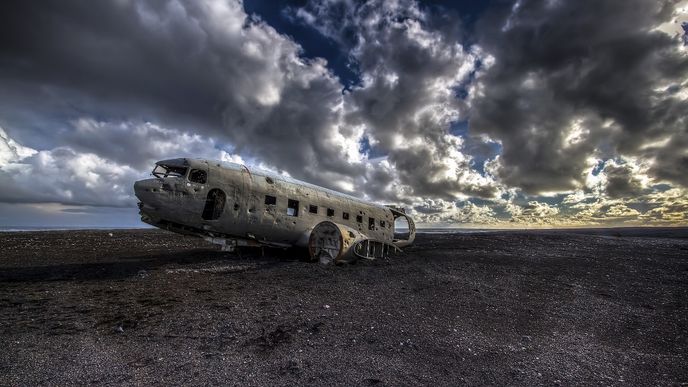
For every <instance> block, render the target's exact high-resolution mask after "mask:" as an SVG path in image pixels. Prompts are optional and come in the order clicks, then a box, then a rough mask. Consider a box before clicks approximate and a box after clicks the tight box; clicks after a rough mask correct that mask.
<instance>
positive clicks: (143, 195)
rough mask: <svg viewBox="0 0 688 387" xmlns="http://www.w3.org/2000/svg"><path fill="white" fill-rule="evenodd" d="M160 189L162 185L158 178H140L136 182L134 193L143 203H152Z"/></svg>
mask: <svg viewBox="0 0 688 387" xmlns="http://www.w3.org/2000/svg"><path fill="white" fill-rule="evenodd" d="M160 189H161V185H160V182H158V180H157V179H146V180H139V181H137V182H135V183H134V194H136V197H137V198H139V200H140V201H141V202H143V203H150V202H151V201H152V200H151V199H153V198H154V197H155V196H156V195H157V193H158V192H160Z"/></svg>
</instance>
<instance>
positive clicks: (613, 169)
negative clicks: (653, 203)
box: [603, 164, 643, 199]
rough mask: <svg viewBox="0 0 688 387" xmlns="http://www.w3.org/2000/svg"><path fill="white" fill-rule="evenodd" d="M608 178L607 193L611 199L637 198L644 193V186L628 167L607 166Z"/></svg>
mask: <svg viewBox="0 0 688 387" xmlns="http://www.w3.org/2000/svg"><path fill="white" fill-rule="evenodd" d="M603 171H604V174H605V175H606V177H607V186H606V190H605V191H606V193H607V195H609V197H611V198H615V199H616V198H623V197H627V198H628V197H636V196H638V195H640V194H641V193H642V190H643V186H642V183H641V182H640V180H639V179H638V178H637V177H636V176H635V175H634V173H633V170H632V169H631V168H630V167H629V166H627V165H611V164H610V165H607V166H605V167H604V170H603Z"/></svg>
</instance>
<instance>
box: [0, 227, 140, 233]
mask: <svg viewBox="0 0 688 387" xmlns="http://www.w3.org/2000/svg"><path fill="white" fill-rule="evenodd" d="M146 228H152V226H138V227H137V226H122V227H116V226H0V232H15V231H74V230H134V229H146Z"/></svg>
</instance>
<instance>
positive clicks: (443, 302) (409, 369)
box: [0, 229, 688, 385]
mask: <svg viewBox="0 0 688 387" xmlns="http://www.w3.org/2000/svg"><path fill="white" fill-rule="evenodd" d="M109 233H112V234H111V235H109ZM605 233H606V235H584V234H580V233H579V234H574V233H568V232H555V233H542V232H508V233H507V232H501V233H490V234H459V235H420V236H419V237H418V239H417V244H416V245H415V246H414V247H412V248H409V249H408V250H407V251H406V252H405V254H404V255H402V256H399V257H396V258H395V259H393V260H388V261H375V262H364V263H359V264H355V265H349V266H343V267H324V266H321V265H319V264H311V263H305V262H300V261H295V260H286V259H284V258H281V259H277V258H275V257H274V256H273V253H270V252H267V253H266V256H265V257H260V256H259V255H252V254H248V255H247V254H246V253H244V255H243V256H242V257H238V256H236V255H232V254H227V253H222V252H218V251H216V249H215V248H214V247H213V246H209V245H206V244H205V243H204V242H202V241H200V240H197V239H192V238H184V237H179V236H177V235H174V234H170V233H166V232H163V231H153V230H138V231H111V232H110V231H65V232H30V233H29V232H25V233H2V234H0V248H1V250H0V383H2V384H3V385H36V384H68V383H78V384H91V383H92V384H98V385H101V384H151V383H155V384H185V385H189V384H203V385H206V384H235V385H294V384H311V385H329V384H344V385H436V384H440V385H456V384H471V385H475V384H519V385H531V384H548V385H552V384H554V385H558V384H562V385H571V384H583V385H591V384H602V385H682V384H683V385H685V384H686V383H688V239H687V238H686V234H688V230H687V229H680V230H678V231H677V230H672V231H670V232H655V233H654V234H647V235H652V237H641V236H639V235H644V232H643V231H642V230H641V231H639V232H638V233H636V234H634V233H628V232H627V233H625V234H624V233H623V232H618V233H617V232H615V233H610V232H605ZM669 234H672V235H671V236H672V237H671V238H668V237H662V236H665V235H669ZM624 235H627V236H624Z"/></svg>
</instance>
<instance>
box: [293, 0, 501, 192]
mask: <svg viewBox="0 0 688 387" xmlns="http://www.w3.org/2000/svg"><path fill="white" fill-rule="evenodd" d="M290 14H291V15H292V17H293V18H295V19H296V20H300V21H301V22H303V23H306V24H308V25H310V26H312V27H313V28H315V29H316V30H318V31H319V32H320V33H322V34H323V35H325V36H327V37H330V38H331V39H333V40H334V41H336V42H337V43H339V44H340V45H341V46H342V48H343V49H344V50H347V51H348V52H349V55H350V57H351V60H352V62H354V63H355V65H356V68H358V69H359V70H360V71H361V74H362V76H361V78H362V83H361V84H360V85H358V86H355V87H353V88H352V90H351V92H350V93H348V94H347V95H346V102H347V108H348V110H347V115H346V122H347V123H348V124H349V125H352V126H362V127H364V128H365V132H366V135H367V136H369V137H370V138H372V139H374V140H375V146H376V149H377V150H378V151H379V152H381V153H383V154H385V155H387V156H388V157H389V158H388V160H389V162H390V163H391V164H392V166H393V167H394V169H395V171H397V172H398V176H399V179H400V182H401V183H402V184H404V185H405V186H407V187H410V188H411V192H412V194H413V195H415V196H418V197H426V196H429V197H440V198H444V199H447V200H451V199H452V198H454V197H455V196H456V195H457V194H460V193H464V194H469V195H479V196H483V197H490V196H494V195H495V193H496V186H495V184H494V182H492V181H490V180H489V179H486V178H484V177H483V178H481V177H479V175H478V173H477V172H476V171H475V170H472V169H471V167H470V158H469V157H466V156H465V155H464V154H462V153H460V152H458V149H459V148H461V146H462V144H461V141H460V140H458V139H457V138H456V137H454V136H450V135H449V125H450V124H451V122H453V121H455V120H457V119H458V118H459V116H460V114H461V112H462V111H463V110H465V107H466V106H465V104H464V102H463V101H462V100H461V99H459V98H457V97H456V95H455V88H457V87H458V86H459V84H460V83H461V82H463V81H464V80H465V78H466V77H467V76H468V74H469V73H470V71H471V70H472V69H473V67H474V66H475V62H476V60H477V55H476V54H475V53H473V52H470V51H469V50H466V49H464V47H463V46H462V45H461V44H460V42H459V41H458V38H459V34H458V32H457V31H459V30H460V29H459V24H457V23H456V21H454V22H453V23H449V22H448V20H447V19H446V18H442V17H438V16H437V15H436V14H433V13H428V12H426V10H425V9H422V8H421V7H420V6H419V4H418V3H416V2H414V1H400V2H384V1H370V2H366V3H358V2H351V1H345V0H341V1H329V2H315V1H311V2H309V3H308V4H307V5H306V6H305V7H303V8H299V9H292V10H291V11H290ZM369 181H370V183H371V184H376V181H375V180H374V179H370V180H369Z"/></svg>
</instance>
